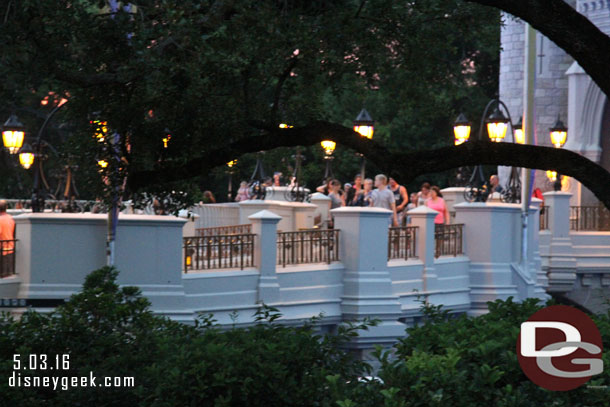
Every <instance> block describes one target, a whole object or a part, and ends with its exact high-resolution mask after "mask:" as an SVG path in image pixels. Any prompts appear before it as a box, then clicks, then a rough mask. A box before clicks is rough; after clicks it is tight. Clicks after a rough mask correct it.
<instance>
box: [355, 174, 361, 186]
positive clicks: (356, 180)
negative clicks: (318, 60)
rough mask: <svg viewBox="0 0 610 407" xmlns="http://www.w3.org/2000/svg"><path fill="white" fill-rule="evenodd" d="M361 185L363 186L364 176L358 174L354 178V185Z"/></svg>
mask: <svg viewBox="0 0 610 407" xmlns="http://www.w3.org/2000/svg"><path fill="white" fill-rule="evenodd" d="M360 184H362V175H360V174H356V176H355V177H354V185H360Z"/></svg>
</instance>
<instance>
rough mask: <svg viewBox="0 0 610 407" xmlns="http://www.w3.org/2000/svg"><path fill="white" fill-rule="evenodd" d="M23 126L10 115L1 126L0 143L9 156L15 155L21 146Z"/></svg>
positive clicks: (15, 117) (23, 134) (23, 133)
mask: <svg viewBox="0 0 610 407" xmlns="http://www.w3.org/2000/svg"><path fill="white" fill-rule="evenodd" d="M24 138H25V126H24V125H23V123H21V122H20V121H19V119H18V118H17V116H16V115H14V114H12V115H11V116H10V117H9V118H8V120H7V121H6V122H5V123H4V126H2V142H3V143H4V147H6V148H7V149H8V151H9V153H11V154H17V152H18V151H19V149H20V148H21V146H22V145H23V139H24Z"/></svg>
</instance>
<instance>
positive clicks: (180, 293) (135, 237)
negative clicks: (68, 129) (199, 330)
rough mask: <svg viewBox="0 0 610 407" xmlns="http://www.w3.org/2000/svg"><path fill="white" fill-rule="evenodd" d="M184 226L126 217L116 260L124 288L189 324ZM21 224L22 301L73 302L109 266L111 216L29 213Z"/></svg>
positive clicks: (172, 220) (159, 218)
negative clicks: (107, 249)
mask: <svg viewBox="0 0 610 407" xmlns="http://www.w3.org/2000/svg"><path fill="white" fill-rule="evenodd" d="M184 222H185V221H184V220H182V219H179V218H175V217H171V216H151V215H121V216H120V217H119V223H118V228H117V239H116V246H115V247H116V254H115V259H116V267H117V268H118V269H119V270H120V271H121V273H120V275H119V280H118V282H119V283H120V284H122V285H137V286H139V287H140V288H141V289H142V292H143V294H144V295H145V296H146V297H148V298H149V299H150V301H151V303H152V309H153V310H154V311H155V312H157V313H159V314H163V315H168V316H171V317H173V318H175V319H187V320H188V319H190V312H188V311H187V310H185V304H184V288H183V285H182V271H181V270H182V268H181V251H182V227H183V225H184ZM15 223H16V225H17V227H16V229H17V232H16V237H17V239H19V243H18V244H19V246H18V250H17V252H16V266H17V273H18V278H19V279H20V285H19V291H18V293H17V296H18V297H19V298H68V297H69V296H70V295H72V294H74V293H76V292H78V291H80V289H81V286H82V284H83V282H84V279H85V276H86V275H87V274H89V273H90V272H91V271H93V270H96V269H98V268H100V267H103V266H104V265H105V264H106V255H105V246H106V244H105V239H106V230H107V229H106V224H107V215H98V214H67V213H66V214H63V213H29V214H22V215H20V216H17V217H15Z"/></svg>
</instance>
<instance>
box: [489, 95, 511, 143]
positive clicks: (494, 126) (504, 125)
mask: <svg viewBox="0 0 610 407" xmlns="http://www.w3.org/2000/svg"><path fill="white" fill-rule="evenodd" d="M498 105H499V104H498ZM508 123H509V120H508V119H507V118H506V117H505V116H504V115H503V114H502V112H501V111H500V109H498V106H496V109H495V110H494V112H493V113H492V114H491V115H490V116H489V117H488V118H487V119H486V120H485V124H486V125H487V134H488V135H489V139H490V140H491V141H493V142H496V143H499V142H500V141H502V140H504V138H505V137H506V130H507V129H508Z"/></svg>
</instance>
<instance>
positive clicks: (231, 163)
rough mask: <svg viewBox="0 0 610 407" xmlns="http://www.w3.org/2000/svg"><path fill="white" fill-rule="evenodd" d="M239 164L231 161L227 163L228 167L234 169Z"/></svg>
mask: <svg viewBox="0 0 610 407" xmlns="http://www.w3.org/2000/svg"><path fill="white" fill-rule="evenodd" d="M235 164H237V160H231V161H229V162H228V163H227V167H229V168H233V167H234V166H235Z"/></svg>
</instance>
